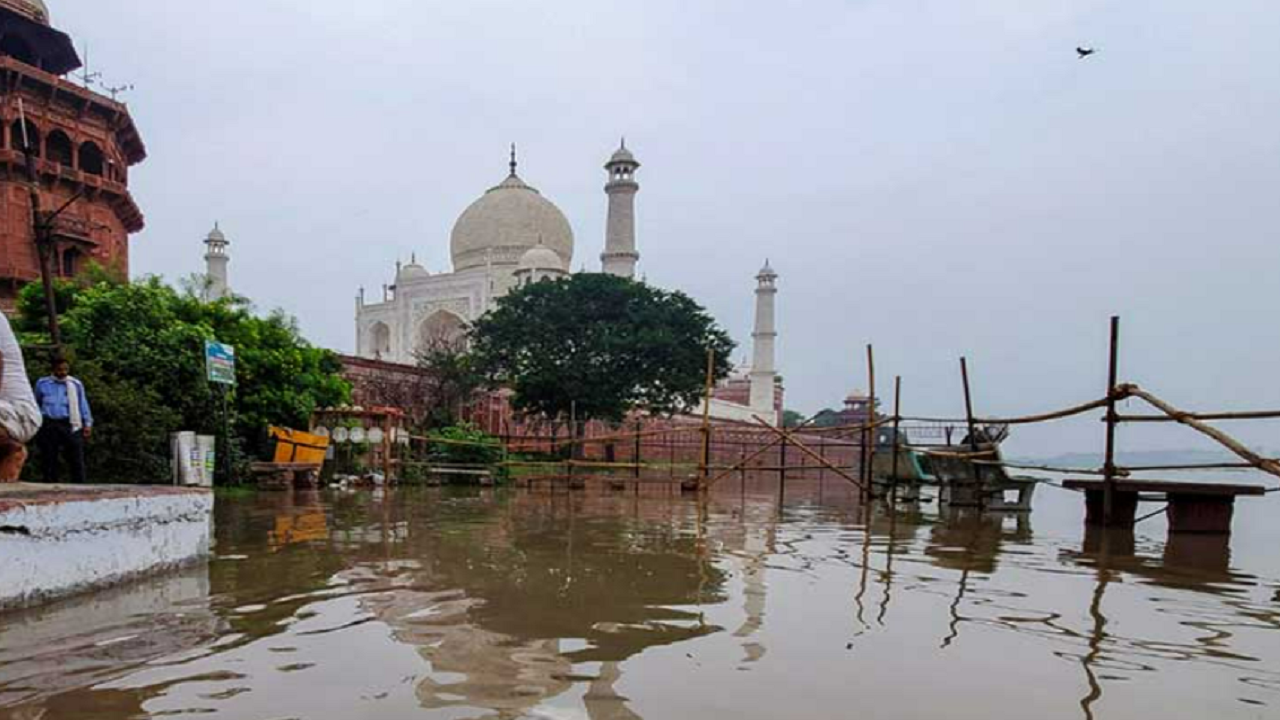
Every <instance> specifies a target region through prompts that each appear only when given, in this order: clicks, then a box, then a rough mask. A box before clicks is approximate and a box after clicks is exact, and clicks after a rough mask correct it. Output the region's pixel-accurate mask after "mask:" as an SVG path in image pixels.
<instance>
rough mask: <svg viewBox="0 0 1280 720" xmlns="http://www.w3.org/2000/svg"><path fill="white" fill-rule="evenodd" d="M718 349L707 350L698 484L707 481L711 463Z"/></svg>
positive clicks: (701, 484)
mask: <svg viewBox="0 0 1280 720" xmlns="http://www.w3.org/2000/svg"><path fill="white" fill-rule="evenodd" d="M715 371H716V351H715V350H707V385H706V393H705V394H704V396H703V399H702V465H701V467H700V468H699V470H698V485H699V487H702V486H704V485H705V484H706V482H707V479H708V478H707V472H708V471H707V466H708V465H710V464H711V392H712V390H713V388H712V384H713V383H714V382H715Z"/></svg>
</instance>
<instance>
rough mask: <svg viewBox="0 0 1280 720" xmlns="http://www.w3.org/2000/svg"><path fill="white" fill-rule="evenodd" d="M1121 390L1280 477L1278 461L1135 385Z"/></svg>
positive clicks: (1260, 468)
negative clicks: (1264, 455) (1268, 457)
mask: <svg viewBox="0 0 1280 720" xmlns="http://www.w3.org/2000/svg"><path fill="white" fill-rule="evenodd" d="M1121 389H1122V390H1123V391H1124V392H1125V393H1126V394H1127V395H1132V396H1133V397H1137V398H1141V399H1143V400H1145V401H1146V402H1147V403H1148V404H1150V405H1151V406H1152V407H1155V408H1156V409H1157V410H1159V411H1160V412H1163V413H1164V414H1166V415H1168V416H1169V417H1171V418H1173V419H1174V420H1176V421H1177V422H1179V423H1181V424H1183V425H1186V426H1187V427H1190V428H1192V429H1194V430H1197V431H1199V432H1200V433H1202V434H1204V435H1208V436H1209V437H1211V438H1213V439H1214V440H1216V441H1217V442H1218V444H1220V445H1222V446H1223V447H1225V448H1227V449H1228V450H1230V451H1231V452H1233V453H1235V454H1236V455H1238V456H1239V457H1241V458H1242V459H1244V460H1245V461H1246V462H1248V463H1249V464H1250V465H1252V466H1253V467H1255V468H1257V469H1258V470H1261V471H1263V472H1265V473H1270V474H1272V475H1275V476H1277V477H1280V460H1270V459H1267V458H1264V457H1262V456H1261V455H1258V454H1257V453H1255V452H1253V451H1252V450H1250V449H1249V448H1247V447H1245V446H1244V445H1242V444H1241V443H1240V442H1238V441H1237V440H1236V439H1235V438H1233V437H1231V436H1230V435H1228V434H1226V433H1224V432H1222V431H1221V430H1219V429H1217V428H1215V427H1213V426H1210V425H1205V424H1204V423H1203V422H1201V421H1200V420H1196V419H1195V418H1193V417H1192V416H1191V415H1190V414H1189V413H1185V412H1183V411H1181V410H1179V409H1178V408H1176V407H1174V406H1172V405H1170V404H1168V403H1166V402H1165V401H1163V400H1161V399H1160V398H1158V397H1156V396H1155V395H1152V394H1151V393H1149V392H1146V391H1145V390H1143V389H1141V388H1139V387H1138V386H1137V385H1125V386H1122V388H1121Z"/></svg>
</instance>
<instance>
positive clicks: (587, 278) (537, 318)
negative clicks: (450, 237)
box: [471, 274, 734, 421]
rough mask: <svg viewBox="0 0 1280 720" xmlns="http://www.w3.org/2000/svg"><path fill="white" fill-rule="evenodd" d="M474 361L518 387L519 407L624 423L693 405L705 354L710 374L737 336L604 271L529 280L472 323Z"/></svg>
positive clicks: (692, 305) (682, 299) (686, 302)
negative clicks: (711, 356) (635, 415)
mask: <svg viewBox="0 0 1280 720" xmlns="http://www.w3.org/2000/svg"><path fill="white" fill-rule="evenodd" d="M471 338H472V347H473V352H474V353H475V356H476V363H477V368H478V369H480V370H481V371H482V372H483V373H484V374H485V376H486V377H488V378H490V379H491V380H492V381H494V382H495V383H497V384H501V385H505V386H507V387H510V388H511V389H513V390H514V391H515V405H516V407H517V408H519V409H521V410H524V411H529V412H535V413H542V414H545V415H547V416H549V417H563V416H567V415H568V414H569V413H570V410H571V408H572V407H573V406H574V403H576V409H577V413H578V417H579V418H580V419H582V418H595V419H600V420H612V421H618V420H621V419H622V418H623V417H624V416H625V415H626V414H627V412H629V411H631V410H633V409H639V410H644V411H647V412H652V413H658V414H670V413H675V412H678V411H680V410H682V409H686V408H691V407H694V406H695V405H697V404H698V403H699V402H700V401H701V398H702V395H703V392H704V387H705V383H706V371H707V352H708V351H709V350H711V351H714V352H715V365H714V368H713V371H714V376H715V379H716V380H719V379H722V378H724V377H725V376H727V375H728V373H729V370H730V365H729V357H730V355H731V353H732V352H733V349H734V343H733V341H732V340H730V339H729V336H728V334H726V333H725V332H724V330H722V329H721V328H720V327H719V326H717V325H716V323H715V321H714V320H713V319H712V318H711V317H710V316H709V315H708V314H707V312H706V311H705V310H704V309H703V308H702V307H701V306H699V305H698V304H697V303H696V302H694V301H693V300H692V299H691V298H689V296H687V295H685V294H683V293H680V292H668V291H665V290H660V289H658V288H654V287H651V286H649V285H646V284H644V283H639V282H635V281H632V280H628V279H625V278H618V277H614V276H611V275H603V274H580V275H574V276H572V277H571V278H567V279H564V280H558V281H546V282H538V283H533V284H531V285H528V286H525V287H523V288H520V289H518V290H516V291H514V292H512V293H511V294H509V295H507V296H506V297H505V298H503V299H502V300H501V301H500V303H499V305H498V307H497V308H496V309H495V310H493V311H492V312H490V313H489V314H487V315H486V316H484V317H482V318H481V319H480V320H479V321H477V322H476V324H475V327H474V328H473V330H472V335H471Z"/></svg>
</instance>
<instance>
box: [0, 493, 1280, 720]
mask: <svg viewBox="0 0 1280 720" xmlns="http://www.w3.org/2000/svg"><path fill="white" fill-rule="evenodd" d="M841 483H842V481H840V480H837V479H829V480H827V481H826V482H823V483H817V482H801V481H792V482H791V483H789V485H788V488H787V493H786V498H785V502H784V503H783V504H782V505H781V507H780V506H779V502H778V497H777V494H776V492H775V491H776V479H773V478H767V477H766V478H757V479H754V480H753V481H751V482H748V483H745V484H746V485H747V487H746V488H745V490H744V489H743V488H741V487H739V486H738V485H737V483H736V480H735V481H734V483H733V484H732V485H729V484H728V481H726V485H725V487H722V488H720V489H719V490H718V491H717V493H716V494H715V495H714V496H713V497H712V498H711V499H710V501H709V502H708V503H707V504H706V505H705V506H701V507H700V505H699V503H698V502H696V500H694V499H692V498H687V497H681V496H680V495H679V494H674V495H673V494H669V493H667V492H665V491H660V490H657V489H647V490H646V492H645V493H644V494H642V495H640V496H636V495H634V494H632V493H629V492H628V493H621V494H618V493H611V492H609V491H607V490H604V489H592V490H589V491H587V492H585V493H574V494H569V493H567V492H565V491H563V490H561V491H558V492H554V493H553V492H550V491H547V490H544V489H538V490H517V489H497V490H478V489H476V490H472V489H465V490H464V489H457V490H454V489H414V488H404V489H399V490H393V491H388V492H359V493H330V492H324V493H295V494H284V493H278V494H260V495H253V496H248V497H223V498H220V499H219V502H218V507H217V531H216V535H217V548H216V557H215V558H214V559H213V560H212V561H211V562H210V563H209V564H208V565H207V566H201V567H196V568H190V569H188V570H185V571H182V572H178V573H172V574H168V575H165V576H163V577H158V578H154V579H151V580H148V581H145V582H141V583H134V584H131V585H128V586H125V587H120V588H116V589H113V590H110V591H106V592H100V593H97V594H94V595H91V596H88V597H82V598H78V599H75V600H72V601H68V602H64V603H61V604H59V605H56V606H52V607H47V608H44V609H41V610H39V611H27V612H22V613H11V614H8V615H0V718H3V717H8V718H21V719H23V720H36V719H40V720H50V719H53V718H91V719H94V720H121V719H124V718H160V717H170V716H178V717H189V716H193V717H201V718H205V717H207V718H215V719H221V718H244V719H246V720H286V719H289V718H297V719H299V720H302V719H315V720H349V719H355V718H368V719H378V720H381V719H384V718H385V719H388V720H392V719H395V720H399V719H401V718H432V719H434V718H441V719H444V718H449V719H461V718H504V719H505V718H509V719H513V720H514V719H517V718H529V719H534V718H547V719H551V718H555V719H564V720H570V719H573V720H637V719H639V718H648V719H649V720H679V719H683V718H688V719H690V720H692V719H694V718H698V719H705V718H733V719H734V720H745V719H755V718H758V719H760V720H766V719H768V720H776V719H778V718H794V719H797V720H806V719H814V720H817V719H823V720H826V719H834V718H848V717H865V718H887V719H895V718H901V719H902V720H919V719H921V718H948V719H964V718H974V719H978V718H981V719H982V720H992V719H997V720H999V719H1002V718H1009V719H1014V718H1017V719H1018V720H1022V719H1024V718H1036V719H1037V720H1052V719H1055V718H1071V719H1080V718H1084V719H1086V720H1088V719H1089V718H1099V719H1101V718H1115V719H1118V720H1119V719H1124V720H1128V719H1131V718H1148V717H1158V718H1161V719H1162V720H1173V719H1175V718H1196V719H1197V720H1198V719H1201V718H1209V717H1212V718H1276V717H1280V557H1278V556H1277V552H1276V548H1277V547H1278V546H1280V544H1278V543H1277V541H1278V540H1280V531H1278V530H1277V529H1276V528H1275V527H1274V526H1273V524H1272V523H1269V522H1268V521H1269V520H1270V519H1272V518H1274V517H1275V514H1276V511H1277V510H1278V509H1280V508H1278V507H1277V501H1276V497H1275V496H1270V497H1268V498H1267V499H1265V500H1259V501H1253V502H1244V503H1242V506H1241V508H1240V512H1239V516H1238V518H1237V533H1236V534H1235V536H1234V537H1233V538H1232V540H1231V542H1230V543H1229V544H1228V543H1224V542H1221V541H1216V540H1214V539H1211V538H1179V539H1178V540H1177V541H1175V542H1173V543H1166V541H1165V530H1164V526H1163V521H1162V520H1161V519H1159V518H1156V519H1154V520H1151V521H1149V522H1147V523H1144V524H1143V525H1142V526H1141V527H1140V528H1139V529H1138V531H1137V532H1136V533H1133V534H1125V533H1121V534H1110V535H1098V534H1093V533H1089V534H1086V533H1085V531H1084V528H1083V526H1082V515H1083V509H1082V503H1081V502H1080V500H1079V498H1078V497H1077V496H1075V495H1070V494H1066V493H1062V492H1060V491H1056V490H1052V489H1045V490H1044V491H1042V493H1041V494H1040V495H1039V497H1037V502H1036V511H1035V512H1034V513H1032V514H1031V515H1029V516H1024V517H1018V516H1003V517H1001V516H987V517H980V516H977V515H975V514H972V513H968V512H946V511H943V510H941V509H939V508H938V507H937V506H936V505H934V504H931V503H925V504H921V505H915V506H904V507H902V508H900V509H899V510H898V511H897V512H895V513H890V512H888V510H887V509H886V508H885V507H884V506H882V505H877V506H872V507H864V506H862V505H861V504H860V503H859V502H858V500H857V499H856V498H855V497H853V496H852V494H851V493H849V492H847V491H846V490H845V489H844V487H843V486H842V485H841Z"/></svg>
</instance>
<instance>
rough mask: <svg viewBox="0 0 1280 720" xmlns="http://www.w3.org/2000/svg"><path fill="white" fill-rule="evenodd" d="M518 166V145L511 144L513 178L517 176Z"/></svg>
mask: <svg viewBox="0 0 1280 720" xmlns="http://www.w3.org/2000/svg"><path fill="white" fill-rule="evenodd" d="M518 165H519V163H518V162H516V144H515V143H511V176H512V177H515V174H516V167H517V166H518Z"/></svg>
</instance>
